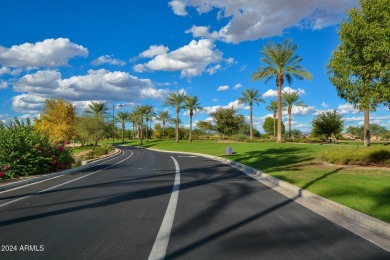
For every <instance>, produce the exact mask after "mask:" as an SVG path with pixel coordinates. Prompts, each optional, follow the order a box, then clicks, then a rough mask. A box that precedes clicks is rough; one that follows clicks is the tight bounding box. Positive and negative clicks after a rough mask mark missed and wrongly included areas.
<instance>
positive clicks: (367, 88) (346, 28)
mask: <svg viewBox="0 0 390 260" xmlns="http://www.w3.org/2000/svg"><path fill="white" fill-rule="evenodd" d="M359 3H360V6H361V8H353V9H351V10H350V11H349V12H348V20H346V21H344V22H343V23H342V24H341V27H340V31H339V37H340V40H341V42H342V43H341V44H339V45H338V46H337V48H336V50H335V51H334V52H333V54H332V57H331V59H330V62H329V66H328V68H329V71H328V73H329V79H330V81H331V82H332V84H333V85H334V86H335V87H336V90H337V94H338V96H339V97H341V98H343V99H345V100H347V101H348V102H350V103H352V104H354V105H355V106H356V107H357V108H359V109H360V110H361V111H363V112H364V145H365V146H369V145H370V111H374V110H375V109H376V108H377V106H378V105H380V104H383V105H385V106H389V107H390V26H389V21H390V2H389V0H376V1H372V0H360V1H359Z"/></svg>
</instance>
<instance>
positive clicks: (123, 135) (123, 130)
mask: <svg viewBox="0 0 390 260" xmlns="http://www.w3.org/2000/svg"><path fill="white" fill-rule="evenodd" d="M124 143H125V123H124V122H122V144H124Z"/></svg>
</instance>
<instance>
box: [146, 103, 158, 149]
mask: <svg viewBox="0 0 390 260" xmlns="http://www.w3.org/2000/svg"><path fill="white" fill-rule="evenodd" d="M143 107H144V112H145V114H144V116H145V121H146V127H145V133H146V142H148V122H149V120H150V121H151V120H152V118H153V117H154V116H155V115H156V113H154V107H153V106H143Z"/></svg>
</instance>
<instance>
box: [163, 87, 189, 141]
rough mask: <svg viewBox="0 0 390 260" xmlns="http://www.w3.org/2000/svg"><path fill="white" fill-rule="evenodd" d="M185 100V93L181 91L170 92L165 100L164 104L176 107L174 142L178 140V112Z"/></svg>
mask: <svg viewBox="0 0 390 260" xmlns="http://www.w3.org/2000/svg"><path fill="white" fill-rule="evenodd" d="M185 100H186V94H185V93H183V92H176V93H170V94H169V95H168V97H167V98H166V100H165V103H164V106H171V107H174V108H176V121H175V124H176V131H175V135H176V143H178V142H179V122H180V120H179V113H180V109H182V108H184V106H183V103H184V102H185Z"/></svg>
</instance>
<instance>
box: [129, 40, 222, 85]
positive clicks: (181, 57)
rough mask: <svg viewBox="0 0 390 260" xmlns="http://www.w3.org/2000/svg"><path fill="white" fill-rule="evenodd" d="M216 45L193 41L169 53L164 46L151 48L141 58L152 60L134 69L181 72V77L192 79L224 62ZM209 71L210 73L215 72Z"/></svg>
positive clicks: (209, 42) (203, 41)
mask: <svg viewBox="0 0 390 260" xmlns="http://www.w3.org/2000/svg"><path fill="white" fill-rule="evenodd" d="M215 47H216V46H215V44H214V43H213V42H212V41H210V40H207V39H202V40H199V41H195V40H192V41H191V42H190V43H189V44H188V45H185V46H183V47H181V48H179V49H177V50H174V51H172V52H168V48H166V47H163V46H151V47H150V48H149V49H148V50H146V51H144V52H143V53H141V54H140V56H141V57H148V58H152V59H151V60H150V61H148V62H146V63H144V64H136V65H135V66H134V67H133V69H134V70H135V71H136V72H144V71H160V70H161V71H180V72H181V77H184V78H191V77H194V76H198V75H200V74H202V73H203V72H204V71H207V69H209V68H207V67H208V66H209V65H210V64H216V63H219V62H221V61H222V56H223V53H222V52H220V51H219V50H218V49H216V48H215ZM215 69H219V68H218V67H214V69H211V70H209V71H208V72H209V73H213V72H215Z"/></svg>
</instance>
